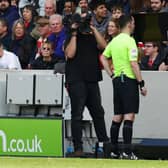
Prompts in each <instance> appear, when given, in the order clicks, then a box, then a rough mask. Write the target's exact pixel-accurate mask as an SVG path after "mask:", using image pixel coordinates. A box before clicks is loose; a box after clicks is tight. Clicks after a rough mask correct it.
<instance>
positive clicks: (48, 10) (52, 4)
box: [44, 0, 57, 17]
mask: <svg viewBox="0 0 168 168" xmlns="http://www.w3.org/2000/svg"><path fill="white" fill-rule="evenodd" d="M44 12H45V13H44V15H45V16H47V17H50V16H51V15H54V14H55V13H56V12H57V4H56V1H55V0H45V4H44Z"/></svg>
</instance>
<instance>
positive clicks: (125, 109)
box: [113, 75, 139, 115]
mask: <svg viewBox="0 0 168 168" xmlns="http://www.w3.org/2000/svg"><path fill="white" fill-rule="evenodd" d="M113 103H114V114H115V115H118V114H128V113H138V111H139V89H138V83H137V80H136V79H131V78H128V77H126V76H125V75H124V76H123V78H122V79H121V77H116V78H115V79H114V80H113Z"/></svg>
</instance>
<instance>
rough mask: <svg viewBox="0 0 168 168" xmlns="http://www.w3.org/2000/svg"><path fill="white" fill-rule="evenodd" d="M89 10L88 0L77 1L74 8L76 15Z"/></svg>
mask: <svg viewBox="0 0 168 168" xmlns="http://www.w3.org/2000/svg"><path fill="white" fill-rule="evenodd" d="M89 10H90V9H89V4H88V0H79V1H78V6H77V8H76V13H79V14H82V13H86V12H88V11H89Z"/></svg>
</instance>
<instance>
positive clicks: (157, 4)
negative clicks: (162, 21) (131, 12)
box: [146, 0, 168, 12]
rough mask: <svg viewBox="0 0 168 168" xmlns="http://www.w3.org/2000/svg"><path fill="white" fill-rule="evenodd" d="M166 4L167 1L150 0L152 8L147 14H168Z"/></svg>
mask: <svg viewBox="0 0 168 168" xmlns="http://www.w3.org/2000/svg"><path fill="white" fill-rule="evenodd" d="M165 3H166V1H165V0H150V7H149V9H147V10H146V12H168V9H167V8H165Z"/></svg>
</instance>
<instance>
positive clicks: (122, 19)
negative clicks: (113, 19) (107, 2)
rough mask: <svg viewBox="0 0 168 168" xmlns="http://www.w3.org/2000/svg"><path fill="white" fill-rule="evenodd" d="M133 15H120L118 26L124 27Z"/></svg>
mask: <svg viewBox="0 0 168 168" xmlns="http://www.w3.org/2000/svg"><path fill="white" fill-rule="evenodd" d="M132 19H133V17H132V16H131V15H122V16H120V18H119V22H118V23H119V26H120V28H121V29H122V28H124V27H125V26H126V25H127V24H128V23H130V22H131V21H132Z"/></svg>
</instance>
